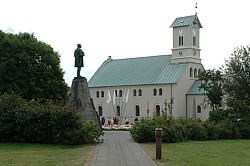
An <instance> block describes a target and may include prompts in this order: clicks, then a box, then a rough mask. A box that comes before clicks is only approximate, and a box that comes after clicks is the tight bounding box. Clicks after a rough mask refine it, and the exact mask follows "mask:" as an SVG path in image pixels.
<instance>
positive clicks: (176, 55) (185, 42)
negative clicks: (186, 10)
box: [170, 14, 202, 63]
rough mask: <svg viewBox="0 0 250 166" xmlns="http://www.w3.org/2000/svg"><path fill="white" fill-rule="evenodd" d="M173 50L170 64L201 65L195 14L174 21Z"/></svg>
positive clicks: (198, 22) (197, 24) (200, 26)
mask: <svg viewBox="0 0 250 166" xmlns="http://www.w3.org/2000/svg"><path fill="white" fill-rule="evenodd" d="M170 28H173V49H172V59H171V63H201V59H200V28H202V25H201V23H200V21H199V19H198V16H197V14H195V15H192V16H186V17H179V18H176V19H175V20H174V22H173V23H172V25H171V26H170Z"/></svg>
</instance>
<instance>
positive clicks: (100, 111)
mask: <svg viewBox="0 0 250 166" xmlns="http://www.w3.org/2000/svg"><path fill="white" fill-rule="evenodd" d="M98 113H99V116H102V113H103V112H102V107H101V106H99V107H98Z"/></svg>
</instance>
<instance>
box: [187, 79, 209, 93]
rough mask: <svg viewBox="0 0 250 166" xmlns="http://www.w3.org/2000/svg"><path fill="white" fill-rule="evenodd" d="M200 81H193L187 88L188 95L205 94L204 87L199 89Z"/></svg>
mask: <svg viewBox="0 0 250 166" xmlns="http://www.w3.org/2000/svg"><path fill="white" fill-rule="evenodd" d="M200 85H201V81H195V82H194V83H193V85H192V87H191V88H190V89H189V90H188V92H187V94H188V95H201V94H205V90H204V89H200V88H199V87H200Z"/></svg>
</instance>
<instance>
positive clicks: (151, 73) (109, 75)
mask: <svg viewBox="0 0 250 166" xmlns="http://www.w3.org/2000/svg"><path fill="white" fill-rule="evenodd" d="M171 57H172V56H171V55H160V56H149V57H139V58H128V59H117V60H112V59H111V60H106V61H104V62H103V64H102V65H101V66H100V67H99V69H98V70H97V71H96V73H95V74H94V75H93V76H92V78H91V79H90V80H89V83H88V85H89V87H104V86H122V85H124V86H125V85H143V84H164V83H176V82H178V80H179V79H180V77H181V75H182V73H183V71H184V70H185V68H186V66H187V64H170V60H171Z"/></svg>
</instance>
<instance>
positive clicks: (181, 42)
mask: <svg viewBox="0 0 250 166" xmlns="http://www.w3.org/2000/svg"><path fill="white" fill-rule="evenodd" d="M179 46H183V36H179Z"/></svg>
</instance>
